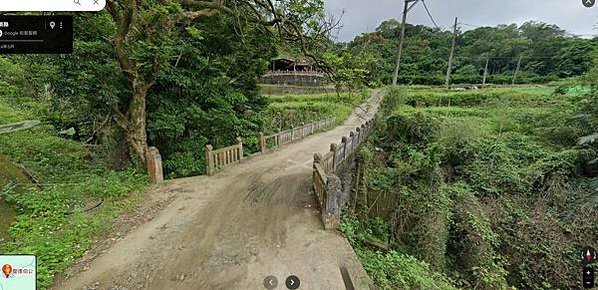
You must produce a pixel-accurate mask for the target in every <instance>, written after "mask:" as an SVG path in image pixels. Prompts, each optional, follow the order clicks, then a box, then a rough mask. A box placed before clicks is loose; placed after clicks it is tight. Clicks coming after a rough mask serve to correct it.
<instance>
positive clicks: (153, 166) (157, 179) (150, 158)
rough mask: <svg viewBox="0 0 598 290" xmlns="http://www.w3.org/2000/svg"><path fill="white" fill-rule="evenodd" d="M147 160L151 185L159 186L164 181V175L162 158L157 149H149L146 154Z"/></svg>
mask: <svg viewBox="0 0 598 290" xmlns="http://www.w3.org/2000/svg"><path fill="white" fill-rule="evenodd" d="M145 159H146V160H147V173H148V176H149V181H150V184H158V183H161V182H162V181H164V173H163V171H162V156H161V155H160V152H159V151H158V148H156V147H149V148H148V149H147V151H146V152H145Z"/></svg>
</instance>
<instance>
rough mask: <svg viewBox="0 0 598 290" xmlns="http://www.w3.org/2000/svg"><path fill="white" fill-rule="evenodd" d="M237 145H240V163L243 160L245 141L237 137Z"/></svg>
mask: <svg viewBox="0 0 598 290" xmlns="http://www.w3.org/2000/svg"><path fill="white" fill-rule="evenodd" d="M237 144H238V145H239V162H241V160H243V139H241V137H237Z"/></svg>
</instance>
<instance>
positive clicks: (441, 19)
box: [324, 0, 598, 41]
mask: <svg viewBox="0 0 598 290" xmlns="http://www.w3.org/2000/svg"><path fill="white" fill-rule="evenodd" d="M324 1H325V3H326V12H327V13H328V14H329V15H330V14H332V15H335V16H337V17H338V16H340V15H341V14H342V12H343V11H344V15H343V21H342V25H343V28H342V29H341V30H340V32H339V33H338V40H339V41H350V40H353V38H354V37H355V36H356V35H359V34H361V33H363V32H366V31H374V30H375V29H376V27H377V26H378V24H380V23H381V22H382V21H384V20H387V19H391V18H395V19H401V13H402V10H403V3H404V2H403V0H324ZM581 1H582V0H426V4H427V6H428V8H429V9H430V12H431V13H432V16H433V17H434V19H435V20H436V22H437V23H438V25H439V26H440V27H443V28H445V29H448V28H449V27H450V26H452V25H453V23H454V21H455V20H454V19H455V17H459V22H463V23H467V24H472V25H476V26H484V25H490V26H494V25H497V24H509V23H518V24H521V23H523V22H526V21H528V20H537V21H543V22H547V23H551V24H556V25H558V26H560V27H561V28H564V29H566V30H567V32H569V33H573V34H578V35H582V34H585V37H589V36H591V35H598V30H596V29H595V27H596V23H598V3H597V4H596V5H595V6H594V7H592V8H586V7H585V6H583V5H582V2H581ZM597 2H598V1H597ZM407 21H408V22H409V23H415V24H424V25H428V26H432V22H431V21H430V19H429V17H428V15H427V13H426V11H425V10H424V7H423V5H422V4H421V2H420V3H419V4H417V6H416V7H415V8H414V9H413V10H411V12H410V13H409V16H408V20H407ZM461 27H462V30H468V29H471V27H469V26H466V25H461Z"/></svg>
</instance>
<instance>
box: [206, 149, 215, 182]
mask: <svg viewBox="0 0 598 290" xmlns="http://www.w3.org/2000/svg"><path fill="white" fill-rule="evenodd" d="M212 150H214V147H212V145H210V144H208V145H206V173H207V174H208V175H212V174H213V173H214V158H212Z"/></svg>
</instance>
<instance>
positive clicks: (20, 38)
mask: <svg viewBox="0 0 598 290" xmlns="http://www.w3.org/2000/svg"><path fill="white" fill-rule="evenodd" d="M72 52H73V17H72V16H64V15H63V16H60V15H51V16H29V15H23V16H0V54H68V53H72Z"/></svg>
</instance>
